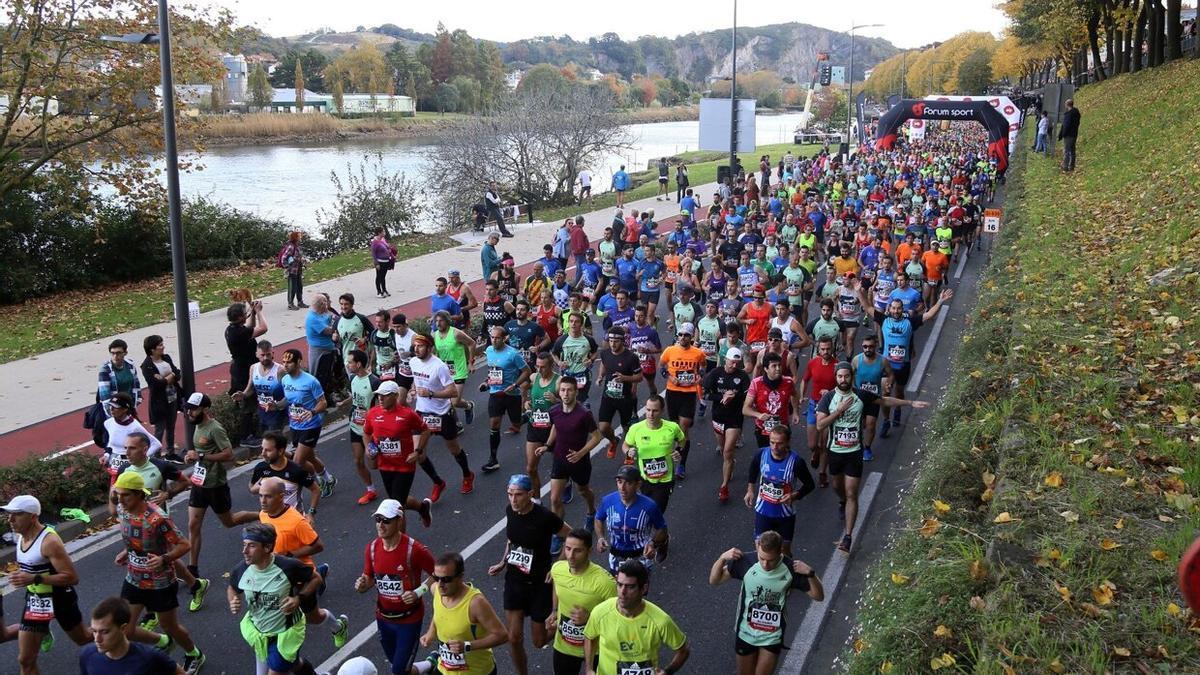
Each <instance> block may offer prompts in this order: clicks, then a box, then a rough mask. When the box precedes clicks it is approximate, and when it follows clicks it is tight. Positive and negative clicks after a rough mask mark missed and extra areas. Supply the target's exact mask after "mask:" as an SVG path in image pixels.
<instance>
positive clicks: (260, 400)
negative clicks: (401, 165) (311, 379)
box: [233, 340, 287, 433]
mask: <svg viewBox="0 0 1200 675" xmlns="http://www.w3.org/2000/svg"><path fill="white" fill-rule="evenodd" d="M255 356H257V357H258V363H255V364H253V365H251V366H250V377H249V378H248V381H247V383H246V388H245V389H244V390H242V391H235V392H233V399H234V400H235V401H239V402H240V401H241V400H242V399H244V398H245V397H247V396H253V397H254V398H255V402H256V404H257V405H258V423H259V426H260V427H261V429H260V431H261V432H263V433H265V432H268V431H281V430H282V429H283V425H285V424H287V415H286V414H285V413H284V412H283V410H282V409H281V407H280V406H279V404H278V402H279V401H282V400H283V373H284V371H283V366H281V365H279V364H278V363H275V358H274V357H275V353H274V350H273V347H272V346H271V343H270V342H268V341H267V340H259V341H258V347H257V349H256V351H255Z"/></svg>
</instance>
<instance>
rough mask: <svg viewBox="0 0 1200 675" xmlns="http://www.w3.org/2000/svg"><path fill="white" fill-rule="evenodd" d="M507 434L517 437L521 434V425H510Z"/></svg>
mask: <svg viewBox="0 0 1200 675" xmlns="http://www.w3.org/2000/svg"><path fill="white" fill-rule="evenodd" d="M507 433H508V435H509V436H515V435H517V434H519V433H521V425H520V424H510V425H508V432H507Z"/></svg>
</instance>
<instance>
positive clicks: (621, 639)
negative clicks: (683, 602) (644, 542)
mask: <svg viewBox="0 0 1200 675" xmlns="http://www.w3.org/2000/svg"><path fill="white" fill-rule="evenodd" d="M649 590H650V572H649V570H647V569H646V566H645V565H643V564H642V563H641V561H638V560H627V561H625V562H623V563H621V567H620V569H619V570H618V571H617V597H616V598H613V599H611V600H605V601H604V602H602V603H600V604H599V605H596V609H595V610H593V611H592V614H591V616H590V617H589V618H588V622H587V625H586V626H584V629H583V635H584V637H585V638H587V641H586V642H584V662H585V663H589V664H590V663H591V662H592V659H594V658H596V657H597V655H598V656H599V659H600V661H599V667H598V668H597V669H596V673H597V675H625V673H638V674H639V675H640V674H641V673H657V672H664V673H671V674H672V675H673V674H674V673H677V672H679V671H680V670H681V669H682V668H683V665H684V663H686V662H687V659H688V656H690V655H691V651H692V650H691V647H690V646H689V645H688V642H687V637H686V636H685V635H684V634H683V631H681V630H679V626H678V625H677V624H676V623H675V620H674V619H672V618H671V616H670V615H669V614H667V613H666V612H664V611H663V610H662V609H661V608H659V607H658V605H655V604H654V603H652V602H648V601H647V600H646V599H645V598H646V593H647V592H648V591H649ZM663 646H666V647H667V648H668V649H671V650H674V652H675V653H674V654H673V655H672V658H671V662H670V663H669V664H667V666H666V667H665V668H661V669H660V668H659V667H658V651H659V649H661V648H662V647H663ZM701 670H703V668H701Z"/></svg>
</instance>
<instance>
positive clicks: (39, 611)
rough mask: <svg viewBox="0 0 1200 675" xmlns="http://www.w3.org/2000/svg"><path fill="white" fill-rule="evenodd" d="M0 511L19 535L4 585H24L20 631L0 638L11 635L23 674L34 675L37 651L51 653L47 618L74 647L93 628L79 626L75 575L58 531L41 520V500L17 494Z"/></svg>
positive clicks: (85, 641) (88, 634) (90, 633)
mask: <svg viewBox="0 0 1200 675" xmlns="http://www.w3.org/2000/svg"><path fill="white" fill-rule="evenodd" d="M0 511H3V512H4V513H5V514H7V515H8V523H9V528H10V529H11V531H12V532H13V533H14V534H16V535H17V548H16V557H17V565H18V566H19V569H18V570H17V571H15V572H13V573H11V574H9V575H8V583H9V584H10V586H12V587H13V588H24V589H25V609H24V611H23V612H22V613H21V621H20V629H19V630H18V631H17V634H16V635H10V634H7V633H6V634H5V635H4V636H2V637H0V641H3V640H5V639H14V638H15V639H16V640H17V662H18V663H19V664H20V667H21V672H22V673H36V672H38V667H37V659H38V653H39V651H50V649H51V648H52V647H53V646H54V636H53V635H52V634H51V633H50V621H51V620H55V621H58V625H59V627H60V628H62V629H63V631H65V632H66V633H67V635H69V636H70V637H71V640H72V641H74V642H75V644H77V645H85V644H87V643H88V642H89V641H90V640H91V638H92V632H91V631H90V630H88V628H87V626H84V625H83V615H82V614H81V613H80V612H79V597H78V596H77V595H76V594H75V584H77V583H79V574H78V573H77V572H76V571H75V565H74V563H72V562H71V556H70V555H68V554H67V549H66V547H65V546H63V542H62V539H60V538H59V536H58V533H56V532H55V531H54V529H53V528H51V527H47V526H46V525H43V524H42V523H41V520H40V516H41V513H42V504H41V502H39V501H38V500H37V498H36V497H34V496H32V495H18V496H16V497H13V499H12V501H10V502H9V503H8V504H5V505H4V506H0ZM0 618H3V617H2V616H0Z"/></svg>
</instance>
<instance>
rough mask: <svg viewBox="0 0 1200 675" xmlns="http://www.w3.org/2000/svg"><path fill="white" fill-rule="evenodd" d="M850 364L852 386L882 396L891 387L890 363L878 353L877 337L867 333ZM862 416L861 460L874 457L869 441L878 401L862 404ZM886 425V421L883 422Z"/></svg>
mask: <svg viewBox="0 0 1200 675" xmlns="http://www.w3.org/2000/svg"><path fill="white" fill-rule="evenodd" d="M850 366H851V367H852V368H853V369H854V386H855V387H857V388H858V389H861V390H863V391H865V392H867V393H869V394H875V395H876V396H883V395H884V394H885V393H887V391H888V390H889V389H890V388H891V383H892V377H893V375H892V365H891V362H889V361H888V360H887V359H885V358H883V357H882V356H880V355H879V339H878V338H876V337H875V336H874V335H870V334H868V335H867V336H866V337H864V338H863V341H862V353H861V354H858V355H856V356H855V357H854V358H853V359H852V360H851V361H850ZM863 417H865V418H866V421H865V423H864V424H863V461H864V462H869V461H871V460H872V459H874V458H875V457H874V455H873V454H872V453H871V441H873V440H874V439H875V423H876V422H877V421H878V420H879V403H878V402H874V403H871V404H870V405H867V406H864V408H863ZM884 424H885V425H886V424H887V422H884Z"/></svg>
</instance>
